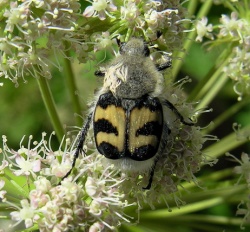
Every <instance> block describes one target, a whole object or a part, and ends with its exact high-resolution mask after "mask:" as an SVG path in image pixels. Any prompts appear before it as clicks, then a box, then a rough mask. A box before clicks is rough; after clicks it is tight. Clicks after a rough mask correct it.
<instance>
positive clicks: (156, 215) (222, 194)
mask: <svg viewBox="0 0 250 232" xmlns="http://www.w3.org/2000/svg"><path fill="white" fill-rule="evenodd" d="M244 189H246V187H245V186H237V187H233V188H232V187H230V188H223V189H220V190H212V191H208V190H207V191H206V192H201V193H198V195H196V194H188V195H187V196H186V197H185V198H184V200H185V201H186V202H194V203H189V204H188V205H185V206H181V208H179V207H174V208H172V211H171V212H169V209H168V208H164V209H158V210H154V211H145V212H142V213H141V221H142V220H147V219H150V220H152V219H160V218H170V217H171V218H172V217H176V216H179V215H184V214H188V213H193V212H196V211H199V210H204V209H207V208H211V207H213V206H216V205H219V204H221V203H223V202H225V201H226V200H227V199H228V198H230V197H232V196H235V195H236V194H238V193H240V192H242V191H243V190H244Z"/></svg>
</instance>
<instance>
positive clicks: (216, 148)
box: [203, 125, 250, 159]
mask: <svg viewBox="0 0 250 232" xmlns="http://www.w3.org/2000/svg"><path fill="white" fill-rule="evenodd" d="M249 130H250V125H249V126H246V127H245V128H243V129H241V130H240V131H239V133H240V134H243V135H244V133H245V132H246V133H249ZM247 141H249V138H247V137H246V138H243V139H240V140H239V139H237V135H236V133H235V132H233V133H231V134H229V135H228V136H226V137H224V138H223V139H222V140H220V141H219V142H217V143H214V144H213V145H211V146H209V147H207V148H206V149H204V150H203V153H206V154H207V155H208V157H211V158H213V159H214V158H218V157H219V156H221V155H223V154H225V153H226V152H228V151H230V150H232V149H234V148H237V147H239V146H240V145H242V144H244V143H246V142H247Z"/></svg>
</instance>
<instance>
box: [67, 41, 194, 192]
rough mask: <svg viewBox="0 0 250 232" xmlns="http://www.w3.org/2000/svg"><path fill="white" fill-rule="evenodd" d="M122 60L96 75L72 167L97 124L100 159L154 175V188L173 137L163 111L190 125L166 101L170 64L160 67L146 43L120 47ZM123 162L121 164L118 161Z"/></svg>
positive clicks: (102, 68) (109, 65) (117, 58)
mask: <svg viewBox="0 0 250 232" xmlns="http://www.w3.org/2000/svg"><path fill="white" fill-rule="evenodd" d="M118 45H119V47H120V55H118V56H117V57H116V58H115V59H114V60H113V61H111V62H110V63H109V64H108V65H106V66H105V67H101V68H100V70H98V71H96V72H95V75H96V76H99V77H102V78H103V86H102V87H101V88H100V90H99V91H98V92H97V94H96V97H95V99H94V100H93V102H92V107H91V109H90V111H89V115H88V117H87V119H86V122H85V124H84V125H83V127H82V130H81V133H80V135H79V141H78V144H77V147H76V151H75V154H74V158H73V162H72V168H71V169H70V170H69V171H68V172H67V174H66V175H65V176H64V177H63V179H65V178H66V177H67V176H69V175H70V173H71V171H72V169H73V168H74V166H75V162H76V159H77V158H78V157H79V154H80V153H81V152H82V151H83V150H82V149H83V145H84V143H85V140H86V137H87V133H88V131H89V129H90V126H91V125H93V130H94V138H95V143H96V148H97V150H98V151H99V153H100V154H102V155H104V156H105V157H106V158H108V160H111V161H113V163H115V164H116V165H117V166H118V168H121V169H122V170H123V171H124V170H130V171H132V170H135V171H139V172H141V171H149V182H148V185H147V186H146V187H145V188H144V189H150V188H151V184H152V181H153V176H154V170H155V167H156V163H157V162H158V160H159V158H160V157H161V155H162V154H163V153H164V151H165V148H166V145H167V142H168V139H169V134H170V129H169V125H168V119H167V118H166V117H167V116H166V115H164V114H163V112H164V111H163V107H167V108H169V109H170V110H172V111H173V113H174V114H175V115H176V116H177V118H178V119H179V120H180V121H181V122H182V123H183V124H185V125H189V126H192V125H193V123H192V122H186V121H185V120H184V118H183V116H182V115H181V114H180V113H179V111H178V110H177V109H176V108H175V106H174V105H173V104H172V103H171V102H169V101H168V100H167V99H165V98H164V92H163V91H164V77H163V75H162V73H161V72H160V71H162V70H165V69H166V68H169V67H171V61H169V60H168V61H166V62H164V63H162V64H159V63H158V64H155V63H154V62H153V61H152V60H151V59H150V57H149V55H150V50H149V47H148V45H147V43H146V42H145V41H144V40H142V39H141V38H131V39H130V40H129V41H128V42H127V43H120V42H119V41H118ZM117 161H118V162H119V161H120V164H119V163H118V162H117Z"/></svg>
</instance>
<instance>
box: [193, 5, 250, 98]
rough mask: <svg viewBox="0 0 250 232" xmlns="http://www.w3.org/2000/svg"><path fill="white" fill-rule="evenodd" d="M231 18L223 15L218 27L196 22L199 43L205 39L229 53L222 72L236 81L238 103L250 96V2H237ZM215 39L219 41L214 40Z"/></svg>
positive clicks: (200, 21)
mask: <svg viewBox="0 0 250 232" xmlns="http://www.w3.org/2000/svg"><path fill="white" fill-rule="evenodd" d="M228 4H229V5H230V4H232V8H233V9H235V10H236V9H237V10H238V11H237V12H236V11H235V12H232V13H231V17H230V16H228V15H222V16H221V18H220V23H219V24H218V25H212V24H208V25H207V23H208V19H207V18H205V17H204V18H202V19H201V20H199V21H197V23H196V32H197V37H196V41H199V42H202V40H203V37H206V38H208V39H210V40H213V41H211V42H210V43H209V44H210V45H211V47H212V46H217V45H224V46H226V48H227V50H228V51H229V52H230V53H229V54H227V56H228V63H227V65H225V66H224V68H223V71H224V73H226V75H227V76H228V77H229V78H231V79H232V80H234V82H235V84H234V91H235V92H236V93H237V95H238V96H239V97H238V100H241V99H242V97H243V96H245V95H246V96H247V95H249V94H250V21H249V18H248V17H247V14H248V12H247V11H248V9H249V3H247V2H245V3H243V2H235V3H228ZM214 38H216V39H214Z"/></svg>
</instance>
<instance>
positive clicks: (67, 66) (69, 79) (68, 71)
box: [63, 52, 82, 126]
mask: <svg viewBox="0 0 250 232" xmlns="http://www.w3.org/2000/svg"><path fill="white" fill-rule="evenodd" d="M67 53H69V52H67ZM67 57H70V55H69V54H67ZM63 71H64V74H65V75H64V77H65V80H66V85H67V88H68V91H69V94H70V99H71V102H72V106H73V110H74V113H76V115H82V112H81V106H80V101H79V98H78V94H77V92H78V91H77V87H76V81H75V75H74V73H73V70H72V67H71V63H70V60H69V59H66V58H65V59H64V70H63ZM76 124H77V126H82V118H81V117H76Z"/></svg>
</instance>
